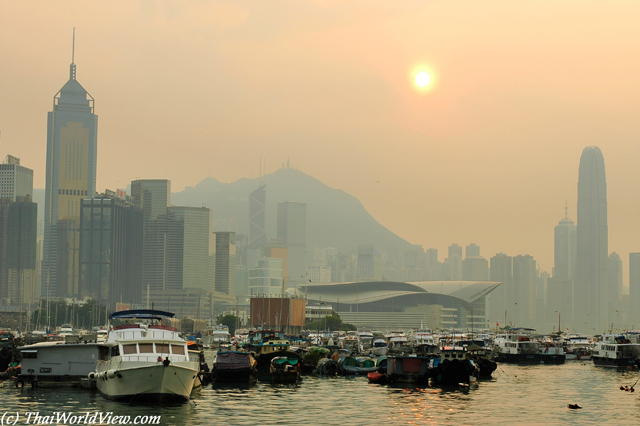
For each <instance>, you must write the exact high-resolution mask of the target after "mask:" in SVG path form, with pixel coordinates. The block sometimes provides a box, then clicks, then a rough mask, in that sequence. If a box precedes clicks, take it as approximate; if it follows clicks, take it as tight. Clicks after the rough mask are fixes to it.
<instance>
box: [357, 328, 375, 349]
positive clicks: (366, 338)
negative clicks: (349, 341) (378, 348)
mask: <svg viewBox="0 0 640 426" xmlns="http://www.w3.org/2000/svg"><path fill="white" fill-rule="evenodd" d="M358 339H360V343H361V344H362V348H363V349H369V348H370V347H371V346H373V333H372V332H370V331H359V332H358Z"/></svg>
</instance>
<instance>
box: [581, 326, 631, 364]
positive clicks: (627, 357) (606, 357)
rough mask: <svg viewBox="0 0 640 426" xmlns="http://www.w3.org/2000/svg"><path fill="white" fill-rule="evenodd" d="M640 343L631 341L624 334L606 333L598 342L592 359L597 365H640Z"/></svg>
mask: <svg viewBox="0 0 640 426" xmlns="http://www.w3.org/2000/svg"><path fill="white" fill-rule="evenodd" d="M639 356H640V344H638V343H631V341H630V340H629V339H627V337H626V336H624V335H614V334H606V335H604V336H603V339H602V341H600V342H598V343H596V346H595V348H594V349H593V353H592V354H591V359H592V360H593V364H594V365H595V366H597V367H616V368H627V367H632V368H633V367H634V366H639V367H640V359H638V357H639Z"/></svg>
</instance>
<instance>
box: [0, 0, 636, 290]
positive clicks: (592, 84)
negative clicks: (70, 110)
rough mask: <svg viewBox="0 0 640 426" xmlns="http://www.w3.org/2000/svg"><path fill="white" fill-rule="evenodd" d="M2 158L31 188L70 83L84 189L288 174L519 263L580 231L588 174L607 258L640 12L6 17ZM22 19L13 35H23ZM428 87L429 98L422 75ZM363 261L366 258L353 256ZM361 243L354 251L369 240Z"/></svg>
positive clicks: (446, 5)
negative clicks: (93, 164) (88, 157)
mask: <svg viewBox="0 0 640 426" xmlns="http://www.w3.org/2000/svg"><path fill="white" fill-rule="evenodd" d="M0 8H1V9H0V12H1V13H0V35H1V36H2V39H3V40H5V42H3V43H2V45H0V54H1V56H2V64H3V66H2V67H0V80H1V81H2V82H3V84H2V85H1V86H0V90H1V96H2V100H3V102H2V103H0V131H1V132H2V136H1V138H0V154H1V155H2V157H4V155H6V154H12V155H15V156H18V157H20V158H21V162H22V164H23V165H25V166H26V167H29V168H32V169H33V170H34V187H36V188H44V186H45V151H46V139H47V127H46V112H47V111H50V110H51V108H52V98H53V95H54V94H55V93H56V92H57V91H58V90H59V89H60V87H61V86H62V84H63V83H64V81H66V79H67V77H68V66H69V63H70V62H71V32H72V28H74V27H75V28H76V51H75V63H76V64H77V67H78V80H79V81H81V82H82V85H83V86H84V87H85V88H86V89H87V91H88V92H89V93H90V94H91V95H92V96H93V97H94V98H95V99H96V105H95V112H96V114H98V115H99V117H100V126H99V137H98V167H97V185H96V187H97V190H98V191H99V192H101V191H103V190H104V189H107V188H109V189H116V188H125V187H126V186H127V185H128V184H129V183H130V182H131V181H132V180H134V179H138V178H141V179H146V178H163V179H170V180H171V182H172V190H173V191H174V192H178V191H181V190H182V189H183V188H185V187H188V186H195V185H196V184H197V183H198V182H200V181H202V180H203V179H205V178H206V177H209V176H210V177H214V178H215V179H217V180H219V181H222V182H233V181H236V180H237V179H240V178H243V177H254V178H255V177H257V175H258V173H259V171H258V170H259V163H260V159H264V160H265V165H266V172H267V173H271V172H273V171H275V170H276V169H278V168H280V167H281V166H282V164H283V163H285V162H286V161H287V159H290V160H291V162H292V164H293V167H295V168H298V169H299V170H301V171H303V172H305V173H307V174H309V175H311V176H313V177H315V178H317V179H319V180H320V181H322V182H324V183H325V184H327V185H329V186H331V187H334V188H339V189H342V190H344V191H345V192H347V193H349V194H351V195H353V196H355V197H357V198H358V199H359V200H360V201H361V202H362V203H363V205H364V206H365V208H366V209H367V210H368V211H369V213H371V215H372V216H373V217H375V218H376V219H377V220H378V221H379V222H380V223H381V224H382V225H384V226H386V227H387V228H389V229H390V230H391V231H393V232H395V233H396V234H398V235H399V236H401V237H402V238H404V239H406V240H407V241H409V242H411V243H413V244H421V245H422V246H423V247H424V248H425V249H426V248H429V247H435V248H438V249H439V250H440V253H441V254H440V260H442V259H443V257H444V256H445V253H446V248H447V247H448V246H449V245H451V244H452V243H458V244H459V245H461V246H463V247H464V246H466V245H467V244H469V243H475V244H477V245H478V246H480V247H481V250H482V251H481V254H482V255H483V256H484V257H485V258H487V259H488V258H490V257H491V256H493V255H494V254H495V253H498V252H505V253H507V254H509V255H517V254H530V255H532V256H533V257H534V258H535V259H536V260H537V261H538V262H539V264H540V268H541V269H543V270H546V271H548V272H551V268H552V266H553V228H554V226H556V225H557V224H558V221H559V220H560V219H562V218H563V217H564V214H565V210H564V208H565V202H566V203H567V205H568V207H569V209H568V215H569V217H570V218H571V219H573V220H574V221H575V220H576V203H577V181H578V165H579V160H580V155H581V153H582V150H583V149H584V147H585V146H590V145H596V146H598V147H599V148H600V149H601V150H602V153H603V156H604V161H605V167H606V180H607V192H608V194H607V198H608V200H607V201H608V225H609V252H613V251H615V252H617V253H618V254H619V255H620V257H621V258H622V260H623V264H624V269H623V270H624V277H625V283H626V282H627V281H628V253H629V252H637V251H639V250H640V243H639V239H640V221H638V220H637V218H638V217H639V216H640V200H639V199H638V197H637V194H638V192H639V189H640V188H639V186H640V171H639V170H638V167H637V165H636V163H637V158H638V156H639V155H640V144H638V141H637V137H638V132H639V130H640V129H639V125H638V120H637V116H638V112H639V111H638V110H639V108H640V106H639V104H638V101H637V99H639V98H640V96H639V95H640V82H639V81H638V79H637V75H638V74H639V71H640V59H639V58H640V55H638V53H640V52H639V50H640V48H639V47H638V44H637V43H636V38H637V37H636V33H637V29H636V26H637V22H638V18H639V17H640V5H639V4H635V3H628V2H607V3H599V2H591V1H588V2H584V1H568V2H563V3H562V4H553V5H552V6H550V5H547V6H546V7H541V6H540V5H537V4H533V3H521V2H508V1H492V2H471V1H468V2H462V1H460V2H383V3H376V4H372V3H370V2H348V3H346V4H345V3H344V2H338V1H308V2H301V1H278V2H195V1H176V2H171V1H167V2H140V3H129V2H109V3H82V2H65V3H40V2H28V1H26V2H5V3H3V4H2V6H1V7H0ZM16 17H21V18H20V19H16ZM419 71H425V72H427V73H428V74H429V75H430V76H431V81H430V84H429V85H428V86H427V90H424V89H419V88H418V86H416V84H415V82H414V78H415V75H416V74H417V73H418V72H419ZM357 243H360V242H357ZM362 243H366V241H362Z"/></svg>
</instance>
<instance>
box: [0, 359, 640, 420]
mask: <svg viewBox="0 0 640 426" xmlns="http://www.w3.org/2000/svg"><path fill="white" fill-rule="evenodd" d="M210 364H211V363H210ZM493 375H494V379H493V380H491V381H480V382H478V383H477V384H472V385H471V386H470V387H469V388H446V389H440V388H431V387H415V386H411V387H409V386H406V387H392V386H380V385H372V384H369V383H368V381H367V379H366V377H331V378H323V377H313V376H305V377H303V380H302V381H301V382H300V383H299V384H297V385H272V384H269V383H264V382H258V383H256V384H254V385H250V386H219V385H213V386H211V385H210V386H207V387H206V388H204V389H202V390H200V391H198V392H195V393H194V394H193V401H192V402H190V403H183V404H179V405H169V406H166V405H165V406H149V405H129V404H126V403H120V402H113V401H108V400H106V399H105V398H104V397H102V395H100V394H99V393H97V392H90V391H83V390H80V389H30V388H24V389H15V388H14V387H11V386H8V385H9V382H6V383H5V387H4V388H2V389H0V405H1V409H0V411H1V412H0V415H1V414H2V413H4V412H6V411H9V412H13V413H15V412H18V413H21V414H22V415H23V416H24V415H25V413H27V412H40V415H43V414H49V413H53V412H71V413H76V414H83V413H86V412H91V413H94V412H96V411H97V412H112V413H113V415H117V416H122V415H129V416H137V415H142V416H144V415H161V416H162V420H161V422H160V424H163V425H211V424H215V425H217V424H220V425H300V424H306V425H319V424H323V425H332V424H340V425H371V424H389V425H407V424H409V425H414V424H416V425H418V424H445V425H447V424H452V425H453V424H455V425H496V424H501V425H502V424H504V425H510V424H523V425H565V424H575V425H578V424H579V425H584V424H598V425H609V424H614V425H626V424H629V425H631V424H640V382H638V385H637V386H638V391H637V392H634V393H631V392H625V391H621V390H620V386H621V385H622V386H624V385H626V386H629V387H631V386H632V385H633V384H634V383H635V382H636V381H637V380H638V378H640V372H638V371H637V370H634V371H618V370H613V369H604V368H597V367H594V366H593V364H592V363H591V362H588V363H581V362H567V363H566V364H564V365H555V366H544V365H540V366H515V365H509V364H500V365H499V368H498V369H497V370H496V371H495V372H494V374H493ZM567 404H578V405H580V406H581V407H583V408H582V409H579V410H572V409H569V408H568V407H567ZM17 424H26V423H25V422H24V418H22V419H21V420H20V421H18V423H17Z"/></svg>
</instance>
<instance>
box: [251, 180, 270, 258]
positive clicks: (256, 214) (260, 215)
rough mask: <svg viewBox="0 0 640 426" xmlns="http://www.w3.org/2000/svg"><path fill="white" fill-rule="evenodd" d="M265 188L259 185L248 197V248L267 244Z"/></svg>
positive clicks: (263, 185)
mask: <svg viewBox="0 0 640 426" xmlns="http://www.w3.org/2000/svg"><path fill="white" fill-rule="evenodd" d="M266 194H267V187H266V185H265V184H262V185H260V187H259V188H258V189H256V190H255V191H253V192H252V193H251V194H250V195H249V247H252V248H253V247H261V246H262V245H264V244H266V243H267V234H266V233H265V205H266Z"/></svg>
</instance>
